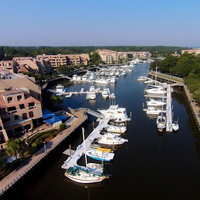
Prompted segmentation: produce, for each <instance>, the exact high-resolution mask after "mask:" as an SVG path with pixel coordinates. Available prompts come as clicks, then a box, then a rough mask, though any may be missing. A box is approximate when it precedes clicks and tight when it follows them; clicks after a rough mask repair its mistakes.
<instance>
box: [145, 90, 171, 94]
mask: <svg viewBox="0 0 200 200" xmlns="http://www.w3.org/2000/svg"><path fill="white" fill-rule="evenodd" d="M145 92H146V93H147V94H155V95H164V94H166V93H167V92H166V91H165V90H163V89H160V88H151V89H147V90H145Z"/></svg>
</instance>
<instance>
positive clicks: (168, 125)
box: [166, 84, 173, 132]
mask: <svg viewBox="0 0 200 200" xmlns="http://www.w3.org/2000/svg"><path fill="white" fill-rule="evenodd" d="M166 103H167V104H166V106H167V108H166V117H167V122H166V131H167V132H172V131H173V129H172V98H171V86H170V85H169V84H168V85H167V102H166Z"/></svg>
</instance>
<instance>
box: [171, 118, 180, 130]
mask: <svg viewBox="0 0 200 200" xmlns="http://www.w3.org/2000/svg"><path fill="white" fill-rule="evenodd" d="M172 129H173V130H174V131H178V129H179V124H178V120H177V121H175V122H174V123H172Z"/></svg>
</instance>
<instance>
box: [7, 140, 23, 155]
mask: <svg viewBox="0 0 200 200" xmlns="http://www.w3.org/2000/svg"><path fill="white" fill-rule="evenodd" d="M6 145H7V148H6V151H7V154H8V155H9V156H16V158H17V155H19V156H22V155H23V154H24V150H25V149H26V145H25V141H24V140H23V139H22V138H17V139H15V140H13V139H12V140H9V141H8V142H7V144H6Z"/></svg>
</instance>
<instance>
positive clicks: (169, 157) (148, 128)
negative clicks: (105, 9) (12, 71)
mask: <svg viewBox="0 0 200 200" xmlns="http://www.w3.org/2000/svg"><path fill="white" fill-rule="evenodd" d="M148 70H149V64H138V65H136V67H135V69H134V70H133V71H132V72H131V73H128V74H127V76H126V77H120V78H119V79H118V81H117V83H116V84H113V85H111V84H110V85H107V86H106V87H109V88H110V91H111V92H114V93H115V96H116V99H115V100H110V99H107V100H103V98H102V96H101V94H98V95H97V99H96V100H93V101H89V100H86V95H85V94H83V95H73V96H72V97H71V98H70V99H66V98H65V97H63V103H60V104H57V105H54V106H55V107H54V109H65V108H67V107H72V108H78V107H84V108H91V109H92V110H97V109H98V108H108V107H109V106H110V105H111V104H118V105H119V106H120V107H125V108H126V109H127V112H128V113H130V112H131V113H132V120H131V121H130V122H128V123H127V132H126V134H125V135H123V137H124V138H127V139H128V143H126V144H125V145H124V146H123V147H122V148H120V149H117V150H116V151H115V157H114V160H113V161H112V162H109V163H105V168H106V171H107V173H109V174H110V175H111V176H110V178H109V179H106V180H104V181H103V182H101V183H98V184H87V185H84V184H77V183H75V182H72V181H71V180H69V179H67V178H66V177H65V176H64V170H63V169H61V165H62V164H63V162H64V161H65V160H66V159H67V156H66V155H63V154H62V151H64V150H65V149H67V148H68V145H69V141H66V144H65V143H64V144H62V145H61V146H60V147H58V148H59V150H56V151H54V152H53V153H51V155H49V157H48V158H46V159H45V160H44V161H43V162H42V163H40V164H39V166H38V167H36V169H34V170H33V171H32V172H31V173H30V174H29V175H27V176H26V177H25V178H24V179H23V180H21V181H20V182H19V183H17V184H16V185H15V186H14V187H13V188H12V189H10V190H9V191H8V192H7V193H6V194H5V195H4V196H3V198H5V199H11V198H12V199H13V198H19V199H29V200H55V199H59V200H66V199H67V200H78V199H81V200H85V199H90V200H112V199H113V200H114V199H115V200H116V199H117V200H118V199H119V200H121V199H124V200H125V199H127V200H129V199H132V200H133V199H136V200H140V199H142V200H143V199H144V200H146V199H153V200H157V199H159V200H160V199H162V200H165V199H166V200H169V199H170V200H172V199H176V200H177V199H181V200H182V199H187V200H188V199H190V200H193V199H200V189H199V188H200V136H199V134H198V132H197V130H196V128H195V124H194V122H193V119H192V116H191V114H190V110H189V109H188V107H187V104H186V100H185V99H184V95H183V94H182V93H180V92H179V93H176V92H174V93H173V94H172V97H173V99H172V105H173V112H174V119H175V120H176V119H179V125H180V129H179V131H178V132H176V133H170V134H169V133H166V132H164V133H158V132H157V130H156V122H155V119H151V118H148V117H147V116H146V113H144V112H143V103H144V102H145V98H144V89H145V87H146V85H145V84H144V83H139V82H137V78H138V77H139V76H142V75H144V76H146V75H147V73H148ZM61 84H64V82H62V83H61ZM66 85H67V87H68V91H80V90H81V88H84V89H85V90H88V89H89V87H90V86H91V84H89V83H85V84H84V83H69V84H66ZM94 86H95V88H96V87H101V88H103V86H101V85H94ZM54 88H55V86H54ZM92 128H93V127H92V123H88V124H86V125H85V129H86V131H87V134H89V133H90V132H91V131H92ZM80 143H82V136H81V131H80V134H79V135H78V136H77V137H75V138H74V140H72V139H71V140H70V144H71V145H72V148H73V149H75V148H76V147H77V146H78V145H79V144H80ZM3 198H2V199H3Z"/></svg>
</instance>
